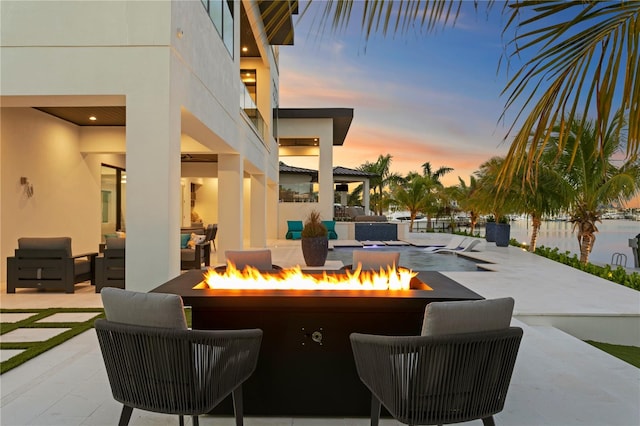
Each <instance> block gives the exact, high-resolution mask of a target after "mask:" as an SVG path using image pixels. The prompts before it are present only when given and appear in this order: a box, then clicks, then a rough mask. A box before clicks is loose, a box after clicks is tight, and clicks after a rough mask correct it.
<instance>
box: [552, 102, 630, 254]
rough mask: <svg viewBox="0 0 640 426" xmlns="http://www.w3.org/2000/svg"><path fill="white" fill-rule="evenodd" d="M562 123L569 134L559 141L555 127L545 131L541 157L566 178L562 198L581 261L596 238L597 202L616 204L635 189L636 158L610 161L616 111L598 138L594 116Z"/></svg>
mask: <svg viewBox="0 0 640 426" xmlns="http://www.w3.org/2000/svg"><path fill="white" fill-rule="evenodd" d="M565 122H566V123H567V124H566V126H567V132H568V134H569V137H568V138H567V139H566V141H564V142H562V141H561V137H560V135H559V132H555V133H553V134H552V135H550V137H549V142H548V143H547V147H545V151H544V153H543V156H542V159H543V161H544V162H545V163H547V164H552V165H553V167H554V169H555V170H556V171H557V172H558V173H560V174H561V175H562V176H563V177H564V179H565V180H566V181H567V182H568V183H569V185H567V187H568V192H567V194H566V196H565V197H566V198H565V199H564V203H565V205H567V206H570V214H571V219H570V220H571V222H573V224H574V230H577V237H578V243H579V245H580V262H581V263H583V264H586V263H587V262H588V261H589V254H590V253H591V249H592V248H593V245H594V243H595V240H596V236H595V234H596V233H597V232H598V228H597V226H596V223H597V222H599V221H600V213H601V211H600V209H601V207H602V206H605V205H609V204H611V203H613V202H619V203H622V202H624V201H625V200H628V199H630V198H631V197H633V196H634V195H635V194H637V193H638V192H639V191H640V160H639V159H638V157H637V156H636V157H633V158H631V159H627V160H625V161H624V162H623V163H622V165H620V166H616V165H614V163H613V158H614V156H616V155H620V154H621V152H622V151H623V149H624V146H625V141H624V137H623V136H624V132H621V129H624V127H625V120H624V117H623V115H622V114H621V113H617V114H616V115H615V116H614V117H613V119H612V120H611V122H610V123H609V125H608V126H607V128H606V129H605V132H604V138H603V139H599V138H600V131H599V130H598V127H600V126H599V125H598V123H597V122H596V121H595V120H582V119H577V120H574V121H568V120H564V121H562V122H560V123H559V124H558V127H560V126H563V125H565V124H564V123H565ZM560 146H562V148H560ZM559 150H561V151H560V155H558V154H557V152H558V151H559Z"/></svg>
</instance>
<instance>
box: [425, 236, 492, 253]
mask: <svg viewBox="0 0 640 426" xmlns="http://www.w3.org/2000/svg"><path fill="white" fill-rule="evenodd" d="M481 241H482V240H475V239H474V240H468V241H466V243H465V245H463V246H460V247H457V248H455V249H442V250H438V251H436V253H463V252H465V251H472V250H473V248H474V247H475V246H477V245H478V244H480V242H481Z"/></svg>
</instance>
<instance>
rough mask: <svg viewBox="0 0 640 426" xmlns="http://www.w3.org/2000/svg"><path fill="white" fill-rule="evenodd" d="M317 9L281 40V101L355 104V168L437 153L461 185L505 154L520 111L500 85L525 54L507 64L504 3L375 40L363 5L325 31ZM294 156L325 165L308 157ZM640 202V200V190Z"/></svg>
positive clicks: (448, 179) (450, 178)
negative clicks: (386, 158)
mask: <svg viewBox="0 0 640 426" xmlns="http://www.w3.org/2000/svg"><path fill="white" fill-rule="evenodd" d="M303 4H304V3H303ZM314 6H315V10H317V9H319V8H320V7H321V6H322V2H321V1H318V2H317V3H316V4H314ZM358 6H361V4H358V3H357V2H356V7H358ZM303 7H304V6H301V7H300V10H301V11H302V9H303ZM315 10H312V11H311V12H310V13H307V14H306V15H304V16H302V17H301V18H300V17H294V25H295V45H294V46H281V48H280V106H281V107H283V108H334V107H335V108H353V109H354V118H353V122H352V124H351V128H350V130H349V133H348V135H347V138H346V140H345V143H344V145H343V146H342V147H337V148H335V149H334V165H336V166H344V167H350V168H355V167H357V166H359V165H361V164H363V163H364V162H366V161H369V162H374V161H375V160H376V159H377V158H378V156H379V155H380V154H382V155H386V154H391V156H392V163H391V171H392V172H397V173H400V174H402V175H405V174H406V173H407V172H410V171H417V172H422V164H423V163H425V162H427V161H428V162H430V163H431V166H432V169H433V170H435V169H437V168H439V167H441V166H447V167H452V168H453V169H454V171H453V172H451V173H449V174H447V175H446V176H445V177H444V178H443V179H442V181H443V183H444V184H445V185H455V184H458V176H459V177H461V178H463V179H464V180H465V181H466V182H468V181H469V176H470V175H472V174H473V173H474V172H475V171H476V170H478V168H479V166H480V164H481V163H483V162H484V161H486V160H488V159H489V158H491V157H492V156H495V155H505V154H506V152H507V150H508V148H509V142H510V140H511V139H510V138H507V139H506V140H505V136H506V134H507V131H508V128H509V126H510V125H511V124H512V120H513V118H514V117H515V115H516V113H517V110H516V109H515V108H514V109H510V110H509V111H507V115H506V118H505V119H503V120H500V115H501V114H502V112H503V109H504V105H505V102H506V99H507V96H506V94H505V95H501V92H502V90H503V89H504V87H505V85H506V82H507V81H508V79H509V78H510V77H511V76H512V75H513V73H514V72H515V71H517V70H518V69H519V67H520V65H521V63H522V62H521V61H523V58H509V60H510V64H509V66H507V65H506V64H507V62H506V60H505V57H503V54H504V53H505V45H506V43H507V42H508V41H510V40H511V38H510V37H511V36H512V34H503V29H504V26H505V22H506V19H507V16H506V15H503V14H502V13H501V12H502V5H501V4H499V3H498V4H497V5H496V6H494V8H493V9H492V10H491V11H487V9H486V7H484V4H483V3H480V6H479V8H478V10H477V11H476V10H474V8H473V2H465V3H463V8H462V11H461V14H460V16H459V18H458V20H457V22H456V24H455V26H452V25H450V24H449V25H447V27H446V28H440V29H438V30H437V31H436V32H435V33H429V34H427V33H426V32H425V31H423V30H421V29H420V28H416V29H415V30H412V31H410V32H408V33H407V34H396V35H395V36H394V35H393V34H389V35H387V36H386V37H383V36H381V35H374V36H372V37H371V39H369V40H368V41H365V39H364V37H363V36H362V35H361V30H360V26H359V19H360V16H361V15H360V14H357V13H356V12H355V11H354V13H353V17H352V23H351V25H350V26H349V27H348V28H346V29H345V30H342V31H338V32H335V31H332V30H331V29H326V30H324V31H320V30H319V25H318V24H317V18H318V17H319V16H320V14H319V13H316V12H315ZM353 18H355V19H353ZM501 58H502V59H501ZM286 161H287V162H288V163H290V164H291V165H297V166H300V167H309V168H317V163H315V164H313V163H309V162H308V161H304V160H302V159H291V160H289V159H287V160H286ZM631 206H632V207H640V197H636V199H634V200H633V202H632V205H631Z"/></svg>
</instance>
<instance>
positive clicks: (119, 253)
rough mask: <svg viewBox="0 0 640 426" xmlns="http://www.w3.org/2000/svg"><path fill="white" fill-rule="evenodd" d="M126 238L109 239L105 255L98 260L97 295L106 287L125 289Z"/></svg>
mask: <svg viewBox="0 0 640 426" xmlns="http://www.w3.org/2000/svg"><path fill="white" fill-rule="evenodd" d="M125 245H126V239H125V238H107V239H106V242H105V247H104V254H103V255H102V256H98V257H97V258H96V293H100V291H101V290H102V289H103V288H104V287H117V288H124V278H125V273H126V269H125V251H124V250H125Z"/></svg>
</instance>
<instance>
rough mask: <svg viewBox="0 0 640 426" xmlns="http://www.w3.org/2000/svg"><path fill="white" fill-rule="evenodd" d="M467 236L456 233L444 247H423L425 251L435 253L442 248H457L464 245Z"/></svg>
mask: <svg viewBox="0 0 640 426" xmlns="http://www.w3.org/2000/svg"><path fill="white" fill-rule="evenodd" d="M466 239H467V238H466V237H463V236H461V235H454V236H452V237H451V240H450V241H449V242H448V243H447V245H446V246H442V247H425V248H424V249H423V251H425V252H427V253H433V252H437V251H440V250H455V249H457V248H458V247H460V246H462V244H463V243H464V242H465V240H466Z"/></svg>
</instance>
